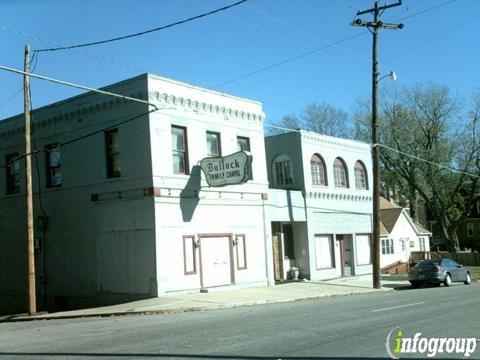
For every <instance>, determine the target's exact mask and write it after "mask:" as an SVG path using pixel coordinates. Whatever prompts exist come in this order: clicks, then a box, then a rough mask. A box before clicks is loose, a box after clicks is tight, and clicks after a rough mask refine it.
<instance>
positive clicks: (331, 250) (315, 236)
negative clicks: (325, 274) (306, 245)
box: [313, 234, 336, 270]
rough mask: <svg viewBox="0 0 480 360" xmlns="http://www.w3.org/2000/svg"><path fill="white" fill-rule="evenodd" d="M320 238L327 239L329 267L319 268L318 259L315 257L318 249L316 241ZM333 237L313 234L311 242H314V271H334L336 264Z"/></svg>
mask: <svg viewBox="0 0 480 360" xmlns="http://www.w3.org/2000/svg"><path fill="white" fill-rule="evenodd" d="M320 237H328V243H329V245H330V263H331V265H330V266H329V267H328V266H319V262H320V261H319V257H318V256H317V255H318V253H317V249H318V244H317V239H318V238H320ZM333 238H334V236H333V235H332V234H315V235H314V236H313V241H314V246H315V269H316V270H328V269H335V268H336V264H335V243H334V240H333Z"/></svg>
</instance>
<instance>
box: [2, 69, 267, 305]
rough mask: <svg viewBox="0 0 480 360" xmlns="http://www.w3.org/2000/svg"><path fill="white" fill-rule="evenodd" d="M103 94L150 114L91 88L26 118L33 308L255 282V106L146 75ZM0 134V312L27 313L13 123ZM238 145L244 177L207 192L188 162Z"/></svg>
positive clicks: (17, 129) (258, 169)
mask: <svg viewBox="0 0 480 360" xmlns="http://www.w3.org/2000/svg"><path fill="white" fill-rule="evenodd" d="M104 90H107V91H109V92H113V93H117V94H123V95H127V96H131V97H135V98H138V99H143V100H147V101H149V102H150V103H151V104H152V105H154V106H156V107H157V108H158V110H155V108H154V106H151V105H148V104H141V103H136V102H132V101H129V100H123V99H119V98H115V97H111V96H107V95H102V94H98V93H92V92H90V93H86V94H83V95H79V96H76V97H73V98H70V99H67V100H64V101H60V102H58V103H54V104H52V105H48V106H45V107H42V108H40V109H37V110H35V111H34V112H33V126H34V139H35V146H36V148H37V150H39V152H38V154H37V155H36V157H34V167H33V168H34V179H33V184H34V204H35V224H36V225H35V226H36V231H35V237H36V250H35V257H36V266H37V294H38V304H39V309H44V308H46V309H56V310H61V309H66V308H76V307H86V306H95V305H99V304H112V303H117V302H122V301H129V300H135V299H139V298H147V297H155V296H160V295H162V294H164V293H168V292H172V291H190V290H195V289H197V290H198V289H202V288H204V289H206V288H210V287H215V286H224V285H227V286H228V285H235V286H250V285H255V284H256V285H259V284H267V283H268V280H269V279H268V276H269V275H268V273H269V272H268V271H267V269H266V263H267V259H266V257H267V250H266V249H267V244H266V236H265V234H266V233H268V232H269V231H270V228H269V227H270V226H269V224H268V229H267V228H266V226H265V224H266V221H265V212H264V206H263V205H264V202H265V201H266V199H267V193H268V179H267V171H266V166H265V163H266V161H265V147H264V137H263V125H262V122H263V119H264V113H263V111H262V106H261V104H260V103H258V102H256V101H251V100H247V99H243V98H239V97H235V96H231V95H227V94H223V93H219V92H216V91H211V90H207V89H203V88H200V87H197V86H192V85H188V84H184V83H180V82H177V81H174V80H170V79H166V78H162V77H158V76H154V75H151V74H145V75H141V76H138V77H135V78H132V79H128V80H125V81H122V82H119V83H116V84H113V85H110V86H108V87H106V88H104ZM0 140H1V143H2V147H1V150H0V152H1V154H0V159H2V163H3V164H5V165H6V168H4V169H3V171H4V172H5V175H4V176H2V177H0V209H1V213H2V217H1V219H0V224H1V225H0V227H1V229H2V232H1V234H0V304H1V305H0V312H2V313H14V312H16V311H24V309H25V308H26V305H25V304H26V278H27V276H26V269H27V265H26V250H25V248H26V244H25V236H24V234H25V225H24V224H25V221H24V219H25V215H24V214H25V200H24V198H25V191H24V170H23V160H18V161H14V160H15V159H16V158H17V157H18V156H19V155H21V154H22V153H23V151H24V150H23V116H16V117H13V118H9V119H5V120H3V121H1V122H0ZM239 150H244V151H248V152H250V153H251V154H252V157H253V163H252V165H251V176H250V180H249V181H248V182H247V183H245V184H242V185H234V186H225V187H221V188H212V187H209V186H208V185H207V183H206V182H205V177H204V175H203V174H202V173H201V171H200V168H199V167H198V166H197V165H198V162H199V161H200V160H201V159H203V158H205V157H209V156H220V155H223V156H224V155H228V154H232V153H235V152H237V151H239ZM35 160H36V161H37V162H38V172H37V170H36V168H37V166H36V164H35ZM270 273H271V271H270ZM270 277H272V276H271V275H270Z"/></svg>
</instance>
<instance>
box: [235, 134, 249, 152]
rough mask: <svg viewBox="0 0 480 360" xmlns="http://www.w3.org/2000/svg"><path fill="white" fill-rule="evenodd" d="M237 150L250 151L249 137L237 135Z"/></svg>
mask: <svg viewBox="0 0 480 360" xmlns="http://www.w3.org/2000/svg"><path fill="white" fill-rule="evenodd" d="M237 145H238V151H248V152H250V139H249V138H248V137H243V136H237Z"/></svg>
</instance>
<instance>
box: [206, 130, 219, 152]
mask: <svg viewBox="0 0 480 360" xmlns="http://www.w3.org/2000/svg"><path fill="white" fill-rule="evenodd" d="M207 155H208V156H222V151H221V143H220V133H216V132H212V131H207Z"/></svg>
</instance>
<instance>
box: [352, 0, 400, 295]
mask: <svg viewBox="0 0 480 360" xmlns="http://www.w3.org/2000/svg"><path fill="white" fill-rule="evenodd" d="M400 5H402V0H399V1H398V2H397V3H395V4H390V5H388V4H386V5H383V6H379V5H378V1H375V4H374V7H373V8H371V9H368V10H363V11H359V12H357V16H360V15H364V14H367V13H371V14H373V21H363V20H361V19H358V18H357V19H355V20H354V21H353V22H352V25H354V26H364V27H366V28H368V29H369V30H370V32H371V33H372V35H373V43H372V147H373V148H372V172H373V214H372V216H373V224H372V225H373V226H372V227H373V229H372V238H373V239H372V266H373V287H374V288H375V289H380V288H381V286H382V285H381V281H380V147H379V144H380V140H379V139H380V136H379V132H380V131H379V123H378V83H379V81H380V77H379V76H380V73H379V71H378V33H379V32H380V30H381V29H390V30H398V29H403V24H388V23H384V22H382V21H380V20H379V18H380V14H382V13H383V12H384V11H385V10H386V9H388V8H391V7H395V6H400Z"/></svg>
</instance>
